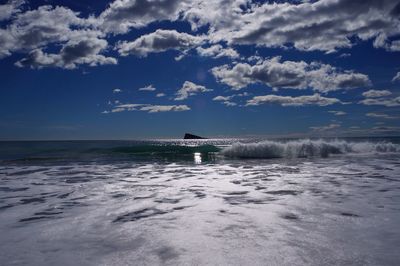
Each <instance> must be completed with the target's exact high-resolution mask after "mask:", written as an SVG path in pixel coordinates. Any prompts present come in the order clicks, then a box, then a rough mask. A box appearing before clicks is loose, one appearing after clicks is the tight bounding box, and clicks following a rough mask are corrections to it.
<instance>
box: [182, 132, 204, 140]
mask: <svg viewBox="0 0 400 266" xmlns="http://www.w3.org/2000/svg"><path fill="white" fill-rule="evenodd" d="M183 139H205V138H203V137H199V136H196V135H193V134H189V133H186V134H185V136H184V137H183Z"/></svg>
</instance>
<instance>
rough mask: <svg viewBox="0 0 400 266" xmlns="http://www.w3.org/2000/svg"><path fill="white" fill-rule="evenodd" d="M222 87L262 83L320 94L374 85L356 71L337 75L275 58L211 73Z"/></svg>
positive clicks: (329, 68) (326, 67) (316, 66)
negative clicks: (309, 90)
mask: <svg viewBox="0 0 400 266" xmlns="http://www.w3.org/2000/svg"><path fill="white" fill-rule="evenodd" d="M211 72H212V74H213V75H214V76H215V77H216V78H217V80H218V81H219V82H221V83H224V84H227V85H229V86H231V87H232V89H235V90H239V89H241V88H244V87H246V86H247V85H249V84H254V83H262V84H265V85H267V86H269V87H272V88H275V89H279V88H284V89H306V88H309V87H310V88H312V89H313V90H314V91H318V92H323V93H326V92H329V91H335V90H340V89H354V88H359V87H366V86H370V85H371V81H370V80H369V78H368V76H367V75H364V74H360V73H355V72H353V71H344V72H343V71H342V72H340V71H338V70H337V69H336V68H335V67H332V66H330V65H325V64H320V63H316V62H312V63H310V64H308V63H306V62H304V61H283V62H281V57H273V58H271V59H266V60H264V61H262V60H261V61H258V62H257V63H256V64H255V65H250V64H248V63H237V64H235V65H234V66H233V67H230V66H228V65H223V66H219V67H215V68H213V69H212V70H211Z"/></svg>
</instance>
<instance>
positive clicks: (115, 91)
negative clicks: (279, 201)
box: [113, 89, 122, 93]
mask: <svg viewBox="0 0 400 266" xmlns="http://www.w3.org/2000/svg"><path fill="white" fill-rule="evenodd" d="M120 92H122V90H121V89H113V93H120Z"/></svg>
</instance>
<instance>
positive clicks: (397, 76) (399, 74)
mask: <svg viewBox="0 0 400 266" xmlns="http://www.w3.org/2000/svg"><path fill="white" fill-rule="evenodd" d="M395 81H400V72H397V74H396V75H395V76H394V77H393V79H392V82H395Z"/></svg>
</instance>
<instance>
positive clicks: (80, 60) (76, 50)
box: [16, 38, 117, 69]
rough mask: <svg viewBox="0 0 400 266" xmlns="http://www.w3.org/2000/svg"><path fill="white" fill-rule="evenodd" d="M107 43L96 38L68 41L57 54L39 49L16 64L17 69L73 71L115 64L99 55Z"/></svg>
mask: <svg viewBox="0 0 400 266" xmlns="http://www.w3.org/2000/svg"><path fill="white" fill-rule="evenodd" d="M106 47H107V41H105V40H102V39H97V38H89V39H82V40H79V41H70V42H68V43H67V44H65V45H64V46H63V48H62V49H61V51H60V53H59V54H47V53H44V52H43V51H42V50H40V49H35V50H33V51H31V52H30V53H29V54H28V56H27V57H25V58H23V59H21V60H19V61H18V62H16V66H18V67H31V68H38V69H40V68H43V67H61V68H66V69H74V68H76V67H77V65H81V64H86V65H89V66H98V65H109V64H116V63H117V60H116V59H115V58H113V57H106V56H104V55H101V54H99V53H100V52H101V51H103V50H104V49H106Z"/></svg>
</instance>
